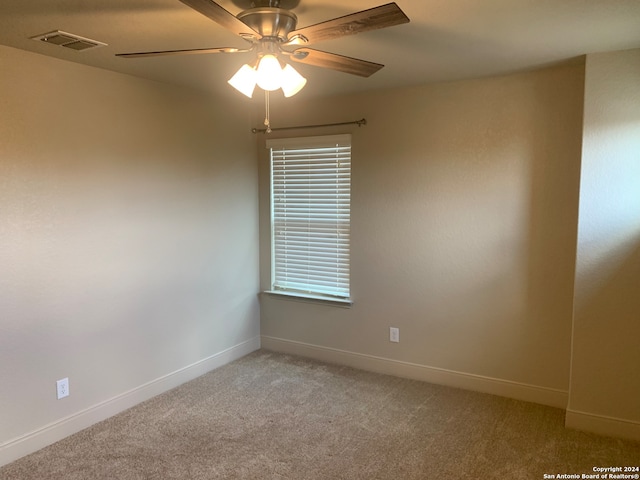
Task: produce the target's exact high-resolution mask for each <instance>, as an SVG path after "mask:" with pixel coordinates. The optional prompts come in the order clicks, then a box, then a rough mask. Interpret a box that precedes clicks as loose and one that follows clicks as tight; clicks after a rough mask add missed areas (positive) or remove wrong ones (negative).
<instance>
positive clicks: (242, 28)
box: [180, 0, 262, 39]
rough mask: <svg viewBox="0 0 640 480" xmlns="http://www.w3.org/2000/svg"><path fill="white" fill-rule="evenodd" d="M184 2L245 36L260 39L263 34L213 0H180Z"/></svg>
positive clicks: (237, 33)
mask: <svg viewBox="0 0 640 480" xmlns="http://www.w3.org/2000/svg"><path fill="white" fill-rule="evenodd" d="M180 1H181V2H182V3H184V4H185V5H187V6H188V7H191V8H193V9H194V10H196V11H198V12H200V13H201V14H202V15H204V16H205V17H207V18H210V19H211V20H213V21H214V22H216V23H218V24H220V25H222V26H223V27H224V28H226V29H227V30H231V31H232V32H233V33H235V34H236V35H240V36H241V37H243V38H254V39H260V38H262V36H261V35H260V34H259V33H258V32H256V31H255V30H254V29H253V28H251V27H249V26H247V25H245V24H244V22H242V21H241V20H238V19H237V18H236V17H235V16H234V15H233V14H232V13H230V12H228V11H227V10H225V9H224V8H223V7H221V6H220V5H218V4H217V3H216V2H214V1H213V0H180Z"/></svg>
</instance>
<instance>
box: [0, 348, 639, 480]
mask: <svg viewBox="0 0 640 480" xmlns="http://www.w3.org/2000/svg"><path fill="white" fill-rule="evenodd" d="M638 464H640V443H637V442H628V441H622V440H616V439H611V438H605V437H600V436H597V435H591V434H587V433H582V432H577V431H572V430H567V429H565V428H564V413H563V411H562V410H559V409H554V408H549V407H544V406H540V405H535V404H531V403H526V402H520V401H516V400H509V399H506V398H501V397H496V396H492V395H485V394H480V393H474V392H468V391H464V390H457V389H453V388H448V387H442V386H437V385H431V384H427V383H422V382H417V381H412V380H406V379H400V378H395V377H390V376H385V375H378V374H374V373H368V372H363V371H359V370H355V369H352V368H347V367H340V366H334V365H326V364H322V363H319V362H314V361H310V360H306V359H301V358H298V357H292V356H287V355H282V354H276V353H272V352H268V351H264V350H262V351H258V352H255V353H253V354H251V355H249V356H247V357H244V358H242V359H240V360H238V361H236V362H234V363H232V364H229V365H227V366H225V367H222V368H220V369H218V370H215V371H213V372H211V373H209V374H206V375H204V376H202V377H200V378H198V379H196V380H194V381H192V382H190V383H188V384H185V385H183V386H181V387H179V388H177V389H175V390H172V391H170V392H168V393H166V394H163V395H160V396H158V397H156V398H154V399H152V400H150V401H148V402H145V403H143V404H141V405H138V406H136V407H134V408H132V409H130V410H128V411H126V412H123V413H122V414H120V415H117V416H115V417H113V418H111V419H109V420H106V421H104V422H102V423H99V424H97V425H95V426H93V427H91V428H89V429H87V430H85V431H82V432H80V433H78V434H76V435H73V436H71V437H69V438H67V439H65V440H63V441H61V442H58V443H56V444H55V445H52V446H50V447H48V448H45V449H43V450H41V451H39V452H37V453H34V454H32V455H29V456H27V457H25V458H22V459H20V460H18V461H17V462H14V463H12V464H9V465H7V466H5V467H3V468H0V479H2V480H31V479H33V480H45V479H47V480H48V479H82V480H88V479H122V480H130V479H162V480H165V479H197V480H200V479H217V478H231V479H234V478H239V479H296V480H302V479H367V480H369V479H394V480H395V479H542V478H544V474H545V473H546V474H552V475H557V474H578V475H581V474H583V473H584V474H591V473H593V467H597V466H604V467H607V466H627V465H638Z"/></svg>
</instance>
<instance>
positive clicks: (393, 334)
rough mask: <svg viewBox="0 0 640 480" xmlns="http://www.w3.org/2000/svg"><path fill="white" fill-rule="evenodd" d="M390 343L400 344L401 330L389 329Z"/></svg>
mask: <svg viewBox="0 0 640 480" xmlns="http://www.w3.org/2000/svg"><path fill="white" fill-rule="evenodd" d="M389 341H390V342H394V343H399V342H400V329H399V328H396V327H389Z"/></svg>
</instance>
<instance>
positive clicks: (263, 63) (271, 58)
mask: <svg viewBox="0 0 640 480" xmlns="http://www.w3.org/2000/svg"><path fill="white" fill-rule="evenodd" d="M256 72H257V83H258V86H259V87H260V88H261V89H263V90H267V91H273V90H277V89H279V88H280V86H281V85H282V67H281V66H280V61H279V60H278V59H277V58H276V56H275V55H271V54H268V55H265V56H263V57H262V58H261V59H260V61H259V62H258V68H257V70H256Z"/></svg>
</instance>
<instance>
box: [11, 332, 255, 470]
mask: <svg viewBox="0 0 640 480" xmlns="http://www.w3.org/2000/svg"><path fill="white" fill-rule="evenodd" d="M259 348H260V337H258V336H256V337H253V338H251V339H249V340H247V341H245V342H242V343H239V344H238V345H235V346H233V347H231V348H228V349H226V350H223V351H222V352H219V353H216V354H215V355H211V356H210V357H208V358H205V359H203V360H200V361H198V362H196V363H193V364H191V365H188V366H186V367H184V368H181V369H179V370H176V371H175V372H172V373H169V374H167V375H164V376H163V377H160V378H157V379H155V380H152V381H150V382H148V383H145V384H144V385H140V386H139V387H136V388H134V389H133V390H129V391H128V392H125V393H122V394H120V395H118V396H116V397H113V398H111V399H109V400H105V401H104V402H101V403H99V404H97V405H94V406H92V407H89V408H87V409H85V410H82V411H80V412H77V413H74V414H73V415H70V416H68V417H65V418H62V419H60V420H58V421H56V422H53V423H51V424H49V425H46V426H44V427H42V428H39V429H38V430H35V431H33V432H30V433H27V434H25V435H22V436H20V437H18V438H15V439H12V440H9V441H8V442H5V443H3V444H1V445H0V467H1V466H3V465H6V464H8V463H10V462H13V461H14V460H17V459H18V458H20V457H23V456H25V455H28V454H30V453H33V452H35V451H37V450H40V449H41V448H44V447H46V446H47V445H51V444H52V443H55V442H57V441H59V440H62V439H63V438H65V437H68V436H69V435H72V434H74V433H76V432H79V431H80V430H84V429H85V428H87V427H90V426H91V425H94V424H96V423H98V422H101V421H102V420H105V419H107V418H109V417H111V416H113V415H116V414H117V413H120V412H122V411H124V410H126V409H128V408H131V407H133V406H135V405H137V404H139V403H141V402H144V401H145V400H149V399H150V398H153V397H155V396H156V395H159V394H161V393H164V392H166V391H168V390H171V389H172V388H175V387H177V386H179V385H182V384H183V383H185V382H188V381H190V380H193V379H195V378H197V377H199V376H201V375H204V374H205V373H207V372H210V371H211V370H215V369H216V368H219V367H221V366H223V365H226V364H227V363H230V362H233V361H234V360H237V359H239V358H242V357H244V356H245V355H248V354H249V353H251V352H253V351H255V350H258V349H259Z"/></svg>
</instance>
